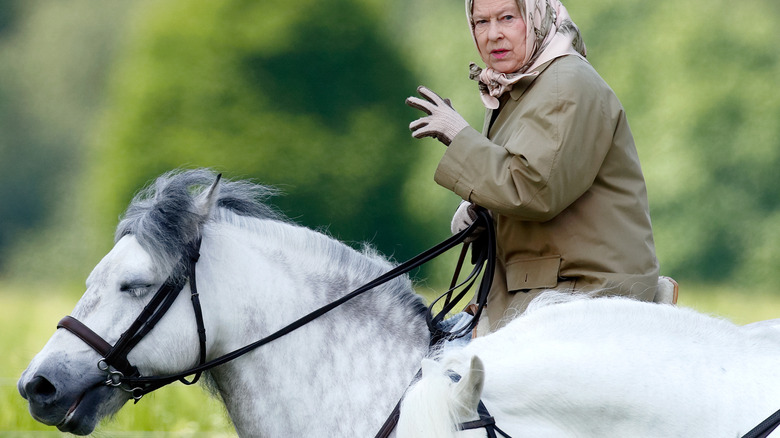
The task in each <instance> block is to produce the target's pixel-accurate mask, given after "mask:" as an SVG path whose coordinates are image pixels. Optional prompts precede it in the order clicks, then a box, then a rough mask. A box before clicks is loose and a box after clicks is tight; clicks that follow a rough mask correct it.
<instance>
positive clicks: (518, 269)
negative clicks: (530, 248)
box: [506, 255, 561, 292]
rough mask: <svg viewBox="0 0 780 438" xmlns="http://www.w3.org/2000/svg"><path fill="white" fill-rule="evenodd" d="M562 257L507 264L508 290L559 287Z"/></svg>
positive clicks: (523, 260)
mask: <svg viewBox="0 0 780 438" xmlns="http://www.w3.org/2000/svg"><path fill="white" fill-rule="evenodd" d="M560 268H561V256H557V255H556V256H547V257H539V258H534V259H522V260H510V261H509V262H507V264H506V283H507V290H509V291H510V292H515V291H519V290H524V289H540V288H550V287H555V286H557V285H558V272H559V271H560Z"/></svg>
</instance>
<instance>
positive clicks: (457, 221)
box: [450, 201, 477, 234]
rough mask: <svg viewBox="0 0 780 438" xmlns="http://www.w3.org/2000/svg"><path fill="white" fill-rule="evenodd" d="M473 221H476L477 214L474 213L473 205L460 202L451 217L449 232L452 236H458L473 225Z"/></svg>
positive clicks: (467, 202)
mask: <svg viewBox="0 0 780 438" xmlns="http://www.w3.org/2000/svg"><path fill="white" fill-rule="evenodd" d="M475 220H477V213H476V212H475V211H474V204H472V203H471V202H469V201H462V202H461V203H460V205H459V206H458V209H457V210H455V214H454V215H453V216H452V223H450V230H451V231H452V234H458V233H460V232H461V231H463V230H465V229H466V228H468V227H469V226H470V225H471V224H473V223H474V221H475Z"/></svg>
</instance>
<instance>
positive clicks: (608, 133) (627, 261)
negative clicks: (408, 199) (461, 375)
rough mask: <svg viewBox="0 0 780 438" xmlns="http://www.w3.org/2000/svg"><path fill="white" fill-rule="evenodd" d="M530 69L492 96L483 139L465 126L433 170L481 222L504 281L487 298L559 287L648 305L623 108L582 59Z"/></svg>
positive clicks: (644, 227) (649, 288)
mask: <svg viewBox="0 0 780 438" xmlns="http://www.w3.org/2000/svg"><path fill="white" fill-rule="evenodd" d="M539 70H540V71H541V74H540V75H539V76H537V77H531V78H525V79H523V80H522V81H521V82H519V83H517V84H515V86H514V88H513V89H512V91H511V92H510V93H507V94H508V96H507V94H505V95H504V98H503V99H502V104H501V107H500V109H499V110H497V111H500V113H498V115H497V117H496V118H495V121H494V122H493V124H492V127H491V126H490V121H491V118H492V117H493V113H494V111H490V110H488V111H487V114H486V116H485V126H484V128H483V132H485V133H486V136H485V135H482V134H480V133H479V132H477V131H476V130H474V129H473V128H471V127H467V128H466V129H464V130H463V131H461V132H460V133H459V134H458V135H457V136H456V137H455V138H454V140H453V141H452V144H451V145H450V146H449V148H448V149H447V151H446V152H445V154H444V157H443V158H442V160H441V162H440V163H439V166H438V168H437V169H436V174H435V180H436V182H437V183H438V184H440V185H441V186H443V187H445V188H447V189H449V190H452V191H453V192H455V193H457V194H458V195H460V196H461V197H462V198H463V199H466V200H468V201H471V202H473V203H475V204H477V205H480V206H483V207H485V208H487V209H489V210H490V211H491V212H492V214H493V218H494V221H495V225H496V233H497V238H498V260H497V264H498V265H499V269H500V270H502V271H504V272H505V274H506V275H505V278H504V275H501V276H496V279H497V280H498V282H494V284H493V290H492V291H491V296H494V295H496V294H505V295H506V294H507V293H509V294H510V295H511V294H512V293H513V292H516V291H521V290H523V291H528V290H534V289H543V288H554V287H556V286H559V285H561V287H562V286H563V285H565V286H566V287H573V288H574V289H577V290H585V291H591V290H604V293H613V294H621V295H632V296H635V297H638V298H640V299H643V300H648V301H649V300H652V299H653V296H654V295H655V290H656V286H657V282H658V261H657V259H656V256H655V246H654V243H653V234H652V229H651V225H650V215H649V210H648V203H647V193H646V188H645V181H644V177H643V176H642V171H641V168H640V165H639V158H638V156H637V151H636V147H635V145H634V139H633V137H632V135H631V131H630V130H629V126H628V122H627V121H626V116H625V113H624V111H623V107H622V105H621V104H620V102H619V101H618V99H617V97H616V96H615V94H614V92H613V91H612V90H611V89H610V88H609V86H608V85H607V84H606V83H605V82H604V80H603V79H602V78H601V77H600V76H599V75H598V73H596V71H595V70H594V69H593V68H592V67H591V65H590V64H589V63H587V62H586V61H585V60H583V59H580V58H578V57H576V56H565V57H562V58H558V59H557V60H554V61H551V62H550V63H548V64H546V65H543V66H541V67H540V68H539ZM499 301H501V300H499ZM505 301H506V300H503V301H502V302H505ZM488 308H490V305H488Z"/></svg>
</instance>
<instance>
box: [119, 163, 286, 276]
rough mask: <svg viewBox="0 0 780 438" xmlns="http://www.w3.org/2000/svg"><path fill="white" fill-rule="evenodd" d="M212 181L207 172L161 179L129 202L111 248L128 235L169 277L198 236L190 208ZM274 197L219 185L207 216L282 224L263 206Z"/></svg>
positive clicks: (258, 189)
mask: <svg viewBox="0 0 780 438" xmlns="http://www.w3.org/2000/svg"><path fill="white" fill-rule="evenodd" d="M216 180H217V174H216V173H215V172H213V171H212V170H210V169H195V170H174V171H171V172H168V173H165V174H163V175H161V176H160V177H158V178H157V179H156V180H155V181H154V182H153V183H152V184H150V185H149V186H147V187H145V188H144V189H142V190H141V191H140V192H139V193H138V194H137V195H136V196H135V197H134V198H133V200H132V201H131V202H130V205H129V206H128V207H127V210H126V211H125V213H124V214H123V216H122V219H121V220H120V222H119V225H118V226H117V229H116V233H115V235H114V240H115V242H116V241H119V239H121V238H122V237H123V236H125V235H128V234H132V235H134V236H135V237H136V239H138V242H139V243H140V244H141V246H142V247H143V248H144V249H145V250H146V251H147V252H149V254H150V255H151V256H152V258H153V259H155V262H156V263H157V264H158V266H160V267H161V269H163V270H165V271H168V272H170V271H171V270H173V269H174V268H175V267H176V264H177V263H178V261H179V259H180V258H181V256H182V254H183V253H184V251H185V248H186V247H187V245H189V244H190V243H191V242H193V241H195V240H196V239H197V238H198V237H199V236H200V232H201V227H202V225H203V222H204V220H205V218H204V217H203V213H202V212H199V211H198V207H197V203H196V202H197V199H198V198H199V197H202V196H204V195H205V193H206V192H207V191H208V190H209V188H210V187H211V185H212V184H214V182H215V181H216ZM276 193H277V191H276V190H275V189H273V188H270V187H267V186H262V185H259V184H253V183H250V182H247V181H227V180H225V179H222V180H221V181H220V187H219V192H218V197H217V199H216V202H215V205H216V206H217V207H218V208H217V209H216V210H217V212H215V213H216V214H214V215H213V216H214V217H216V218H220V217H221V218H222V219H224V215H222V216H221V215H220V213H221V212H222V211H225V210H226V211H229V212H232V213H234V214H235V215H239V216H245V217H251V218H257V219H270V220H278V221H286V218H284V216H283V215H282V214H280V213H278V212H277V211H276V210H274V209H273V208H272V207H270V206H268V205H266V204H265V203H264V201H265V200H267V199H268V198H269V197H271V196H273V195H275V194H276Z"/></svg>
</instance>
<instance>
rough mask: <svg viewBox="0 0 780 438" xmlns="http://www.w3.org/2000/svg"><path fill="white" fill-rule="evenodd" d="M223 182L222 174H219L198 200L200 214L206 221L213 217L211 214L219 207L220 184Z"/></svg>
mask: <svg viewBox="0 0 780 438" xmlns="http://www.w3.org/2000/svg"><path fill="white" fill-rule="evenodd" d="M220 180H222V174H221V173H220V174H218V175H217V178H216V179H215V180H214V183H213V184H212V185H211V187H209V189H208V190H206V191H205V192H203V194H202V195H200V197H199V199H198V201H197V202H198V205H197V208H198V213H199V214H200V216H201V217H202V218H203V219H204V220H205V219H207V218H208V217H209V216H211V212H212V211H214V207H215V206H216V205H217V199H219V182H220Z"/></svg>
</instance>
